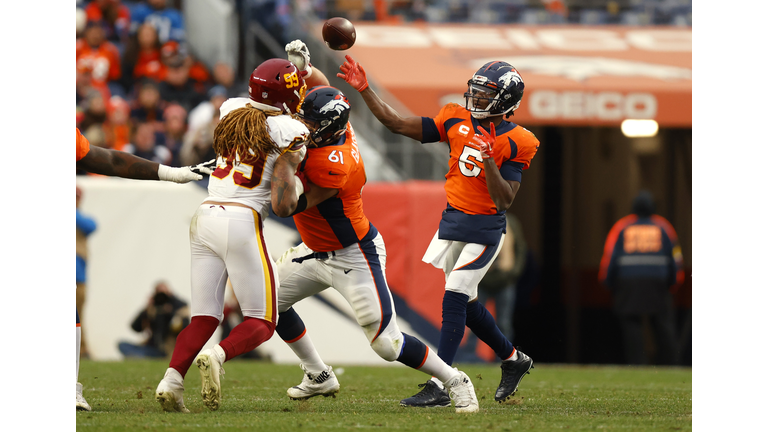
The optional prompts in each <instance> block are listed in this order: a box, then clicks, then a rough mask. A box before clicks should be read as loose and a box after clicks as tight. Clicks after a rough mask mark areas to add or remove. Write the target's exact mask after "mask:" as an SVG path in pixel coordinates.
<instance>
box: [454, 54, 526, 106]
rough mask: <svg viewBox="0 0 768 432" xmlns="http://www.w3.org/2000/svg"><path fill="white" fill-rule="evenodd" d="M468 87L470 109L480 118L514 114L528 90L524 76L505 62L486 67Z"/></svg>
mask: <svg viewBox="0 0 768 432" xmlns="http://www.w3.org/2000/svg"><path fill="white" fill-rule="evenodd" d="M467 86H468V89H467V92H466V93H464V98H465V100H466V108H467V110H469V111H470V112H471V113H472V117H474V118H477V119H483V118H486V117H489V116H497V115H507V114H510V113H511V114H514V112H515V110H516V109H517V108H518V107H519V106H520V101H521V100H522V98H523V90H524V89H525V84H524V83H523V77H522V76H520V73H519V72H517V70H516V69H515V68H514V67H513V66H512V65H510V64H509V63H507V62H502V61H495V62H489V63H486V64H484V65H483V66H482V67H480V69H478V71H477V72H475V74H474V75H473V76H472V78H471V79H470V80H469V81H467Z"/></svg>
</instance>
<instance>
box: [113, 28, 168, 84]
mask: <svg viewBox="0 0 768 432" xmlns="http://www.w3.org/2000/svg"><path fill="white" fill-rule="evenodd" d="M164 69H165V66H164V65H163V63H162V62H161V59H160V39H159V38H158V37H157V30H155V28H154V27H153V26H152V25H150V24H142V25H141V26H139V29H138V31H137V32H136V34H135V35H134V36H132V37H131V38H130V40H129V43H128V47H127V48H126V50H125V55H124V56H123V83H124V84H123V85H124V86H126V87H132V85H130V84H132V83H133V82H134V81H139V80H142V79H146V78H148V79H152V80H155V81H160V80H161V79H162V77H163V74H164V73H165V71H164ZM126 82H127V84H128V85H126Z"/></svg>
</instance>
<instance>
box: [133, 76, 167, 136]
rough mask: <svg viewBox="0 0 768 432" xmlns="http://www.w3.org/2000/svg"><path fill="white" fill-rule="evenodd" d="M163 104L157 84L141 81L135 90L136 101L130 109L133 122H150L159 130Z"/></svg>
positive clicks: (150, 81)
mask: <svg viewBox="0 0 768 432" xmlns="http://www.w3.org/2000/svg"><path fill="white" fill-rule="evenodd" d="M164 109H165V104H164V103H163V100H162V99H161V98H160V89H159V88H158V84H157V83H155V82H154V81H152V80H149V79H146V80H143V81H142V82H141V83H140V84H139V85H138V88H137V95H136V100H135V101H134V103H133V107H132V108H131V120H132V121H133V122H152V123H155V125H156V126H157V128H158V129H159V128H160V127H161V126H162V122H163V121H164V120H163V110H164Z"/></svg>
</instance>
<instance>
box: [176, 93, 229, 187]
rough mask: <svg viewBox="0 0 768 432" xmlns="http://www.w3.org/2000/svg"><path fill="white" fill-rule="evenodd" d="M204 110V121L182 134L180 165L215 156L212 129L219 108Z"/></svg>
mask: <svg viewBox="0 0 768 432" xmlns="http://www.w3.org/2000/svg"><path fill="white" fill-rule="evenodd" d="M219 106H221V104H219ZM206 112H207V113H208V114H209V117H208V119H206V121H205V123H203V124H202V125H201V126H195V128H194V129H192V128H190V129H189V131H187V134H186V135H185V136H184V145H183V146H182V147H181V163H182V165H187V164H188V163H189V161H200V162H205V161H209V160H211V159H213V158H215V157H216V152H215V151H213V131H214V130H215V129H216V125H218V124H219V110H218V108H217V109H215V110H208V111H206ZM195 165H197V163H195ZM202 181H205V179H203V180H202Z"/></svg>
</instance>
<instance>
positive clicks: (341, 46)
mask: <svg viewBox="0 0 768 432" xmlns="http://www.w3.org/2000/svg"><path fill="white" fill-rule="evenodd" d="M356 36H357V35H356V34H355V26H353V25H352V23H351V22H349V20H348V19H346V18H341V17H335V18H331V19H329V20H328V21H326V22H325V24H323V40H324V41H325V44H326V45H328V48H330V49H332V50H336V51H343V50H347V49H350V48H352V45H354V44H355V38H356Z"/></svg>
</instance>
